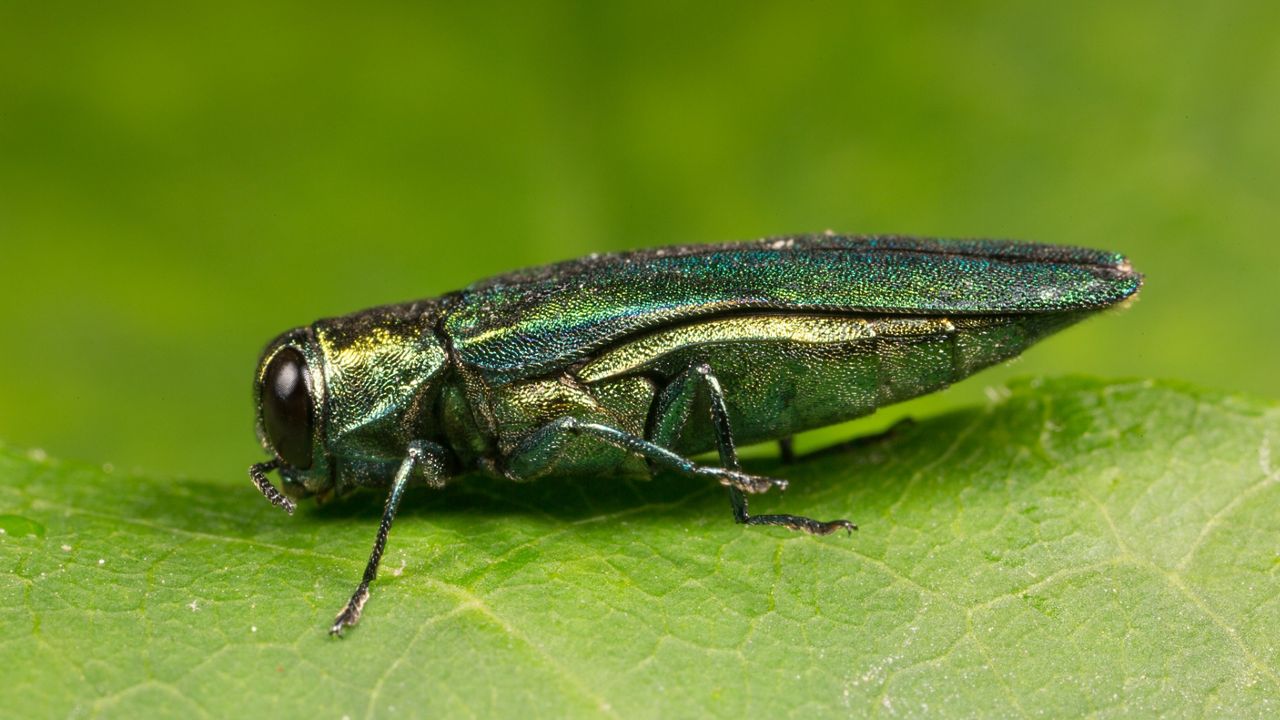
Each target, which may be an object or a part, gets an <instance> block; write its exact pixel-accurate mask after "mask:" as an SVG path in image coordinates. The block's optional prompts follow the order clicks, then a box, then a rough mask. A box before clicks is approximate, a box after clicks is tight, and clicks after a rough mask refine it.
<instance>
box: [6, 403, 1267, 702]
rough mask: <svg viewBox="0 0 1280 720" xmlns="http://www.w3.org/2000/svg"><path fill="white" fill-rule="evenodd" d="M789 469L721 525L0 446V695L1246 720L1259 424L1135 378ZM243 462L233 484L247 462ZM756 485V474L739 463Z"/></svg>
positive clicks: (1261, 577) (693, 515)
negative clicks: (308, 486)
mask: <svg viewBox="0 0 1280 720" xmlns="http://www.w3.org/2000/svg"><path fill="white" fill-rule="evenodd" d="M993 398H994V399H993V401H992V402H991V403H990V404H989V405H988V406H986V407H981V408H973V409H969V410H965V411H961V412H956V413H952V414H949V415H945V416H942V417H937V418H933V419H929V420H926V421H923V422H920V423H917V424H915V425H913V426H910V427H906V428H902V429H899V430H898V431H896V432H895V433H893V434H892V435H890V436H888V437H885V438H881V439H876V440H871V441H868V442H865V443H860V444H857V445H856V446H854V447H851V448H847V449H843V450H840V451H836V452H828V453H824V454H821V455H818V456H815V457H812V458H809V459H806V460H803V461H802V462H800V463H799V464H797V465H794V466H789V467H779V466H776V465H774V464H772V463H771V462H769V461H757V467H759V468H760V469H762V470H765V471H768V472H774V473H776V474H780V475H782V476H785V477H789V478H791V479H792V480H793V483H792V489H791V490H790V491H788V492H787V493H786V494H785V495H783V496H760V497H757V498H755V499H754V501H753V505H752V509H753V510H754V511H757V512H779V511H788V512H794V513H802V514H809V515H813V516H816V517H819V518H820V519H829V518H831V517H841V516H848V517H849V518H850V519H853V520H855V521H856V522H858V523H859V524H860V525H861V527H862V530H861V532H859V533H857V534H855V535H854V536H853V537H845V536H842V535H841V536H831V537H826V538H814V537H806V536H798V535H793V534H790V533H788V532H785V531H782V530H769V529H757V528H752V529H744V528H741V527H738V526H735V525H734V524H733V523H732V522H731V521H730V516H729V508H728V502H727V500H726V498H725V497H724V496H723V493H722V492H721V491H720V489H718V488H709V487H703V486H699V485H697V484H695V483H692V482H690V481H687V480H685V479H682V478H679V477H660V478H658V479H657V480H655V481H653V482H651V483H640V484H627V483H620V482H616V481H610V480H609V479H607V478H600V479H598V480H595V481H591V482H580V483H570V482H566V481H559V480H548V481H544V482H540V483H533V484H529V485H513V484H509V483H505V482H501V481H491V480H486V479H483V478H467V479H466V480H465V481H463V482H459V483H457V484H456V485H454V486H451V487H450V488H449V489H447V490H445V491H441V492H435V493H432V492H427V491H418V492H415V493H413V494H411V495H410V497H409V498H408V500H407V504H406V507H405V508H404V509H403V511H402V514H401V517H400V518H399V520H398V521H397V524H396V527H395V529H394V530H393V532H392V536H391V544H390V547H389V551H388V554H387V557H386V560H385V562H384V566H383V571H382V574H381V577H380V578H379V579H378V581H377V583H376V584H375V586H374V593H373V597H372V599H371V600H370V602H369V605H368V606H367V608H366V614H365V618H364V620H363V622H362V623H361V625H360V626H359V627H357V628H355V629H354V630H352V631H350V632H349V634H348V637H347V638H346V639H345V640H344V641H337V640H332V639H330V638H329V637H327V636H326V635H325V632H324V630H325V628H326V627H327V624H328V622H329V621H330V620H331V619H332V616H333V614H334V613H335V612H336V611H337V609H338V608H339V607H340V605H341V604H342V602H343V601H344V600H345V599H346V596H347V594H348V593H349V592H350V591H351V590H352V588H353V585H354V583H355V582H356V580H357V579H358V576H359V572H360V570H361V568H362V565H363V561H364V558H365V556H366V553H367V551H368V547H369V545H370V543H371V541H372V538H373V532H374V529H375V526H376V523H377V516H378V513H379V509H380V508H379V505H380V502H379V500H378V499H377V498H375V497H372V496H367V495H366V496H357V497H355V498H351V499H350V500H347V501H344V502H341V503H339V504H336V505H333V506H329V507H325V508H320V509H316V508H312V507H307V508H304V509H303V510H302V511H301V512H299V513H298V515H297V516H295V517H292V518H290V517H287V516H285V515H284V514H283V513H280V512H279V511H277V510H276V509H274V508H271V507H269V506H268V505H267V504H266V503H265V502H263V501H262V499H261V498H260V497H258V496H257V494H256V493H255V492H254V490H253V489H252V487H251V486H250V485H249V482H248V480H247V479H244V480H241V479H238V478H237V479H236V480H235V481H232V480H231V479H227V480H226V481H221V482H213V481H209V480H198V479H189V478H160V477H148V476H141V475H134V474H127V473H121V472H117V471H107V470H104V469H100V468H93V467H87V466H81V465H76V464H72V463H63V462H59V461H50V460H46V459H43V458H33V457H32V456H30V455H29V454H25V453H20V452H18V451H16V450H11V449H9V450H0V528H3V529H4V534H3V535H2V536H0V610H2V612H0V659H3V665H4V667H5V672H4V673H3V674H0V697H4V698H6V704H8V703H9V702H13V701H14V699H15V698H21V703H22V706H21V708H20V710H21V712H22V714H24V715H31V716H46V717H47V716H69V715H70V716H77V717H80V716H86V715H110V716H155V715H168V716H172V715H183V716H218V717H225V716H237V715H240V716H266V715H271V716H278V715H285V716H304V715H305V716H308V717H310V716H320V717H341V716H344V715H345V716H350V717H352V718H357V717H366V716H388V715H393V714H394V715H397V716H435V717H440V716H448V717H469V716H478V717H495V716H500V715H506V716H518V717H535V716H539V717H541V716H545V717H551V716H588V717H590V716H601V717H645V716H662V717H692V716H702V715H715V716H736V717H743V716H748V717H776V716H782V717H798V716H812V713H815V712H816V713H821V714H824V715H826V714H831V713H842V714H853V715H862V714H868V713H880V714H884V715H894V716H908V717H910V716H926V715H927V716H938V715H947V716H985V717H1006V716H1008V717H1018V716H1027V715H1041V716H1046V717H1060V716H1065V715H1079V714H1086V713H1092V714H1095V715H1098V716H1103V717H1132V716H1135V715H1137V716H1145V715H1164V716H1200V715H1215V716H1228V717H1245V716H1264V715H1269V714H1274V713H1275V712H1276V711H1277V709H1278V708H1280V672H1278V668H1280V645H1278V644H1277V632H1276V629H1277V628H1280V551H1278V548H1280V483H1278V482H1277V481H1278V480H1280V460H1277V459H1276V458H1275V457H1274V456H1276V455H1280V453H1278V452H1276V451H1277V450H1280V408H1277V406H1275V405H1273V404H1268V403H1264V402H1261V401H1255V400H1250V399H1247V398H1240V397H1236V396H1226V395H1221V394H1216V393H1210V392H1205V391H1200V390H1195V389H1191V388H1188V387H1185V386H1181V385H1175V384H1162V383H1150V382H1134V383H1119V384H1103V383H1100V382H1097V381H1092V380H1083V379H1063V380H1054V381H1049V382H1044V383H1039V382H1032V383H1025V384H1021V385H1016V386H1014V388H1013V389H1012V390H1011V391H1005V390H999V391H995V392H993ZM248 460H249V459H248V458H246V462H247V461H248ZM761 462H762V463H763V465H761ZM11 707H12V706H11Z"/></svg>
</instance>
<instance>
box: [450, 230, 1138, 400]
mask: <svg viewBox="0 0 1280 720" xmlns="http://www.w3.org/2000/svg"><path fill="white" fill-rule="evenodd" d="M1141 284H1142V276H1141V275H1139V274H1137V273H1135V272H1134V271H1133V270H1132V269H1131V268H1130V267H1129V263H1128V261H1127V260H1126V259H1125V258H1124V256H1123V255H1119V254H1116V253H1108V252H1102V251H1097V250H1088V249H1083V248H1074V247H1065V246H1055V245H1037V244H1029V243H1014V242H1007V241H996V240H961V241H945V240H934V239H925V238H908V237H896V236H894V237H848V236H839V235H809V236H799V237H787V238H774V239H767V240H760V241H757V242H747V243H735V244H727V245H687V246H680V247H668V248H659V249H654V250H640V251H636V252H629V253H619V254H611V255H600V256H594V257H588V258H583V259H580V260H573V261H570V262H564V263H559V264H555V265H548V266H544V267H539V268H532V269H529V270H523V271H520V272H515V273H511V274H509V275H502V276H499V277H495V278H491V279H489V280H485V281H482V282H479V283H477V284H475V285H473V286H471V287H469V288H467V289H466V290H463V291H462V292H461V293H460V294H459V295H458V296H456V300H455V302H456V304H455V305H453V307H452V308H451V309H450V311H449V314H448V319H447V320H446V322H445V331H446V333H447V334H448V336H449V337H450V338H451V339H452V341H453V346H454V350H455V351H456V352H457V354H458V357H459V359H460V360H461V361H462V362H463V363H465V364H466V365H468V366H470V367H472V368H474V369H476V370H478V371H479V372H480V373H481V374H482V375H483V376H484V377H485V379H486V380H487V381H488V382H491V383H498V382H509V381H512V380H518V379H520V378H526V377H533V376H537V375H542V374H545V373H548V372H551V371H555V370H556V369H558V368H564V367H566V366H569V365H571V364H573V363H575V362H577V361H580V360H584V359H586V358H588V357H590V356H591V355H592V354H593V353H595V352H596V351H598V350H599V349H601V348H604V347H607V346H610V345H612V344H615V343H617V342H619V341H621V340H622V339H624V338H627V337H629V336H632V335H635V334H637V333H643V332H648V331H652V330H655V329H659V328H666V327H670V326H672V325H676V324H680V323H684V322H687V321H690V320H694V319H697V318H703V317H707V316H712V315H722V314H725V313H733V314H742V313H749V312H757V311H771V312H805V313H810V312H822V313H860V314H874V315H886V314H890V315H895V314H901V315H915V316H931V315H933V316H936V315H1010V314H1030V313H1036V314H1038V313H1053V312H1064V311H1075V310H1087V309H1096V308H1103V307H1106V306H1109V305H1113V304H1115V303H1117V302H1119V301H1120V300H1123V299H1124V298H1126V297H1128V296H1130V295H1132V294H1133V293H1134V292H1136V291H1137V289H1138V287H1139V286H1140V285H1141Z"/></svg>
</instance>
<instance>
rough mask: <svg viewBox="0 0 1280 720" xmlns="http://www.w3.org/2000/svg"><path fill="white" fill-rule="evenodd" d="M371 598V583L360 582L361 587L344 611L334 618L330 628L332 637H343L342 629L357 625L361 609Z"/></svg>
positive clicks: (344, 607)
mask: <svg viewBox="0 0 1280 720" xmlns="http://www.w3.org/2000/svg"><path fill="white" fill-rule="evenodd" d="M368 600H369V584H368V583H363V582H362V583H360V587H358V588H356V591H355V594H353V595H352V596H351V599H350V600H348V601H347V604H346V605H345V606H343V608H342V612H340V613H338V616H337V617H336V618H334V619H333V627H331V628H329V636H330V637H342V631H343V630H344V629H346V628H349V627H355V624H356V623H358V622H360V611H362V610H364V604H365V603H366V602H368Z"/></svg>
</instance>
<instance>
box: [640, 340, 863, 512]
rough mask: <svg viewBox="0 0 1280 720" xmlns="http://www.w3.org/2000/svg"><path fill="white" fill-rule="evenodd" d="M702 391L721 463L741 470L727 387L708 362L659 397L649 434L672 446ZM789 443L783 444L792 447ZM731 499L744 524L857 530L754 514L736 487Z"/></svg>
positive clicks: (730, 493) (685, 374) (686, 375)
mask: <svg viewBox="0 0 1280 720" xmlns="http://www.w3.org/2000/svg"><path fill="white" fill-rule="evenodd" d="M699 392H706V393H707V397H708V399H709V401H710V402H709V404H710V408H711V418H710V419H711V426H712V428H713V429H714V430H715V436H716V449H717V450H718V451H719V452H720V464H722V465H724V466H725V467H726V468H728V469H730V470H735V471H737V470H739V468H740V466H739V464H738V451H737V449H736V448H735V447H734V444H733V430H732V428H731V427H730V424H729V410H728V408H727V407H726V406H725V402H724V389H723V388H722V387H720V380H719V379H718V378H716V376H715V373H714V372H712V370H711V366H709V365H707V364H706V363H701V364H698V365H695V366H693V367H691V368H689V369H688V370H686V371H684V372H683V373H681V374H680V375H679V376H678V377H677V378H676V379H675V380H673V381H671V384H670V385H668V386H667V387H666V389H664V390H663V391H662V394H661V395H659V396H658V401H657V404H656V405H655V407H654V411H653V416H652V417H653V419H652V421H651V423H650V429H649V437H650V438H652V439H653V441H654V442H656V443H658V444H659V445H668V446H669V445H672V444H673V443H674V442H675V440H676V438H678V437H679V436H680V432H681V431H682V430H683V429H684V426H685V425H686V424H687V423H688V422H689V419H690V418H689V416H690V415H691V413H692V411H693V405H694V401H695V400H696V399H697V396H698V393H699ZM789 445H790V443H787V444H786V445H784V446H783V447H784V448H789ZM729 502H730V504H731V505H732V506H733V518H734V520H736V521H737V522H739V523H742V524H744V525H776V526H779V527H786V528H790V529H792V530H799V531H802V532H807V533H810V534H813V535H829V534H830V533H833V532H835V531H836V530H847V531H852V530H857V529H858V526H857V525H854V524H853V523H851V522H849V521H848V520H830V521H826V522H824V521H821V520H814V519H813V518H807V517H801V516H799V515H751V514H749V513H748V512H747V498H746V497H745V496H744V495H743V494H742V493H741V492H740V491H739V490H738V489H737V488H735V487H733V486H730V487H729Z"/></svg>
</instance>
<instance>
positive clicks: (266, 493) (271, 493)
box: [249, 460, 297, 515]
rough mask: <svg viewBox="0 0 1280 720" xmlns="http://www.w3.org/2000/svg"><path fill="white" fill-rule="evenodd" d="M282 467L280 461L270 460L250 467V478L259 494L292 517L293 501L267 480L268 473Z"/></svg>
mask: <svg viewBox="0 0 1280 720" xmlns="http://www.w3.org/2000/svg"><path fill="white" fill-rule="evenodd" d="M278 467H280V461H279V460H268V461H267V462H260V463H255V464H253V465H250V466H249V477H250V478H251V479H252V480H253V484H254V485H256V486H257V487H258V492H260V493H262V496H263V497H265V498H266V499H267V500H268V501H269V502H270V503H271V504H272V505H275V506H276V507H278V508H281V509H283V510H284V511H285V512H287V513H289V514H290V515H292V514H293V511H294V508H295V507H297V506H296V505H294V503H293V501H292V500H290V499H289V498H287V497H285V496H284V493H282V492H280V491H279V490H277V489H276V486H275V485H272V484H271V481H270V480H268V479H267V473H269V472H271V471H272V470H275V469H276V468H278Z"/></svg>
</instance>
